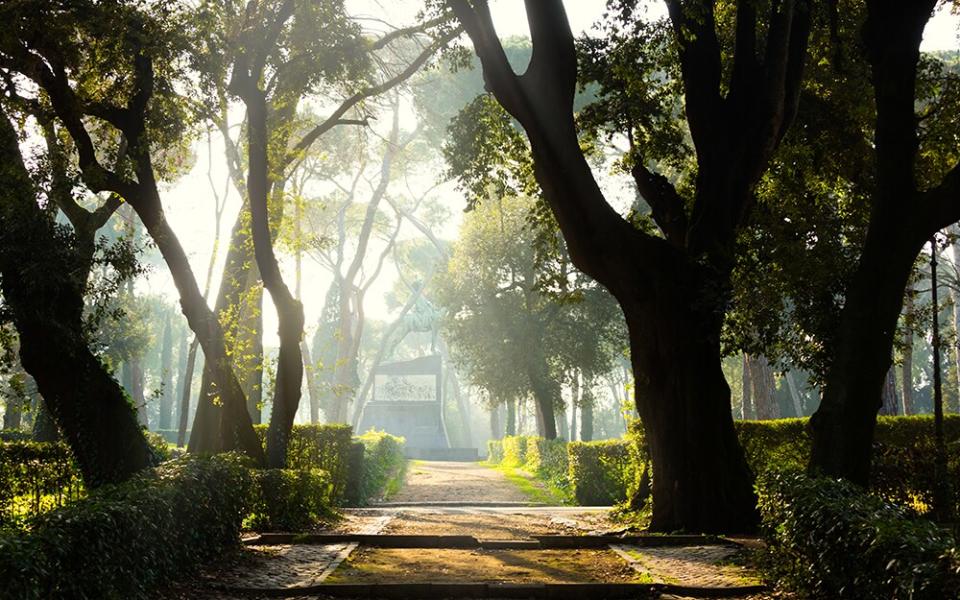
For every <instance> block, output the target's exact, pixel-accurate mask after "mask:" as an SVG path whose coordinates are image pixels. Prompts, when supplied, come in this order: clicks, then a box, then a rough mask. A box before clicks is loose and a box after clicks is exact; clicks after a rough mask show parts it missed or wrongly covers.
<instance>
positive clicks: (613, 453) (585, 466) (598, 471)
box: [567, 439, 640, 506]
mask: <svg viewBox="0 0 960 600" xmlns="http://www.w3.org/2000/svg"><path fill="white" fill-rule="evenodd" d="M633 448H634V444H633V443H632V442H631V441H628V440H625V439H620V440H605V441H600V442H570V443H569V444H568V445H567V452H568V454H569V461H570V486H571V488H572V492H573V497H574V498H575V499H576V501H577V504H580V505H582V506H603V505H610V504H616V503H618V502H623V501H624V500H626V498H627V493H628V491H629V490H630V489H631V488H632V486H634V482H635V480H636V478H637V473H638V472H639V470H640V463H639V462H638V457H637V453H636V452H635V451H634V450H633Z"/></svg>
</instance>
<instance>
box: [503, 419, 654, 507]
mask: <svg viewBox="0 0 960 600" xmlns="http://www.w3.org/2000/svg"><path fill="white" fill-rule="evenodd" d="M487 461H488V462H491V463H494V464H502V465H504V466H508V467H514V468H522V469H524V470H525V471H528V472H530V473H531V474H533V475H535V476H536V477H538V478H539V479H542V480H544V481H547V482H549V483H551V484H552V485H553V486H554V487H555V488H557V489H559V490H561V491H563V492H566V493H567V494H568V495H569V496H572V498H573V500H574V501H575V502H576V503H577V504H580V505H584V506H596V505H610V504H616V503H618V502H623V501H624V500H626V498H627V493H628V491H629V490H631V489H633V487H634V486H635V480H636V476H635V473H636V472H637V469H636V465H637V464H639V452H638V451H637V445H636V441H635V440H634V439H633V438H626V439H618V440H605V441H599V442H570V443H567V442H564V441H563V440H545V439H543V438H539V437H534V436H522V435H519V436H507V437H504V438H503V439H501V440H490V441H489V442H488V455H487Z"/></svg>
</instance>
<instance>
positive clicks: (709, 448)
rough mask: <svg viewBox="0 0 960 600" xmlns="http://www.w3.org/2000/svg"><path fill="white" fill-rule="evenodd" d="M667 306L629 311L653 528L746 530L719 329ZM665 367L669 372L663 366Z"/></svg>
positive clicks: (744, 477) (743, 476)
mask: <svg viewBox="0 0 960 600" xmlns="http://www.w3.org/2000/svg"><path fill="white" fill-rule="evenodd" d="M691 296H692V295H691V294H690V293H689V292H682V293H680V295H679V296H678V297H676V298H674V299H673V301H672V302H666V301H661V302H658V303H657V304H656V306H654V307H638V309H639V310H636V311H633V310H630V311H627V312H626V313H625V314H626V318H627V325H628V328H629V332H630V348H631V358H632V360H633V368H634V373H635V374H636V379H635V386H636V401H637V410H638V412H639V413H640V419H641V421H642V422H643V425H644V430H645V432H646V441H647V444H648V446H649V449H650V458H651V461H652V463H653V516H652V520H651V524H650V527H651V530H653V531H676V530H680V529H683V530H686V531H710V532H738V531H750V530H752V529H754V528H755V527H756V523H757V513H756V496H755V495H754V492H753V477H752V474H751V473H750V469H749V468H748V466H747V463H746V460H745V458H744V455H743V451H742V449H741V448H740V445H739V442H738V440H737V435H736V433H735V431H734V428H733V418H732V415H731V413H730V388H729V387H728V386H727V382H726V380H725V379H724V376H723V371H722V370H721V368H720V335H719V334H720V331H719V330H720V324H719V322H717V321H715V320H712V319H711V320H709V321H708V322H709V323H710V324H709V325H699V326H698V323H703V321H704V316H703V315H701V314H697V313H696V311H692V312H688V311H687V310H684V307H687V306H690V305H691V304H693V303H695V298H693V297H691ZM668 366H669V368H668Z"/></svg>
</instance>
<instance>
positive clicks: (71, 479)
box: [0, 441, 83, 528]
mask: <svg viewBox="0 0 960 600" xmlns="http://www.w3.org/2000/svg"><path fill="white" fill-rule="evenodd" d="M82 494H83V482H82V481H81V480H80V473H79V471H78V469H77V467H76V465H75V464H74V461H73V454H72V453H71V452H70V448H69V447H68V446H67V445H66V444H62V443H38V442H29V441H21V442H0V527H14V528H20V527H24V526H25V525H26V522H27V521H28V520H29V519H30V518H32V517H35V516H36V515H39V514H40V513H42V512H44V511H46V510H50V509H52V508H56V507H59V506H63V505H64V504H66V503H67V502H69V501H70V500H75V499H77V498H79V497H80V496H81V495H82Z"/></svg>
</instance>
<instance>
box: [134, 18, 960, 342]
mask: <svg viewBox="0 0 960 600" xmlns="http://www.w3.org/2000/svg"><path fill="white" fill-rule="evenodd" d="M565 4H566V8H567V14H568V17H569V18H570V22H571V26H572V27H573V29H574V32H575V33H578V34H579V33H581V32H583V31H586V30H588V29H589V28H590V27H591V25H592V24H593V23H595V22H596V21H597V19H599V17H600V16H601V14H602V12H603V9H604V5H605V0H568V1H567V2H566V3H565ZM348 6H349V7H350V10H351V12H352V14H366V15H370V16H371V17H376V18H384V19H385V20H387V21H388V22H391V23H395V24H406V23H411V22H412V21H413V19H414V18H415V14H416V11H417V10H418V9H419V7H420V6H421V4H420V2H418V1H410V0H403V1H392V2H388V1H385V0H349V1H348ZM491 6H492V11H493V16H494V22H495V25H496V27H497V31H498V33H499V34H500V35H501V36H502V37H508V36H525V35H529V31H528V29H527V23H526V14H525V12H524V8H523V2H522V1H521V0H494V1H493V2H492V3H491ZM652 10H662V4H659V3H657V4H655V5H654V7H653V9H652ZM369 23H370V26H371V27H376V23H375V22H374V21H370V22H369ZM957 29H958V18H957V16H956V15H952V14H950V13H949V11H947V10H940V11H938V13H937V14H936V16H935V17H934V18H933V19H932V20H931V21H930V23H929V24H928V25H927V29H926V31H925V32H924V41H923V46H922V47H923V49H924V50H928V51H930V50H947V49H957V48H958V39H957ZM211 150H212V157H213V164H212V169H211V171H212V175H213V179H214V180H215V181H216V182H217V186H218V189H221V190H222V188H223V185H222V184H223V180H224V177H225V176H226V171H225V167H224V165H223V160H222V156H223V146H222V142H220V141H218V140H216V139H214V142H213V145H212V147H211ZM209 167H210V163H209V161H208V160H207V146H206V144H203V145H202V146H201V147H200V148H198V149H197V163H196V165H195V167H194V169H193V170H192V171H191V173H190V174H188V175H187V176H186V177H184V178H183V179H181V180H180V181H178V182H177V183H176V185H174V186H172V187H171V188H170V189H169V190H167V191H166V193H164V205H165V206H166V208H167V211H168V215H169V219H170V221H171V223H172V225H173V228H174V230H175V231H176V232H177V234H178V235H179V237H180V240H181V242H182V243H183V245H184V247H185V248H186V250H187V252H188V254H189V256H190V257H191V263H192V265H193V268H194V272H195V274H196V276H197V279H198V280H199V282H200V285H201V286H202V285H203V278H204V275H205V273H206V268H207V262H208V261H209V257H210V250H211V244H212V233H211V230H212V228H213V198H212V194H211V192H210V185H209V183H208V181H207V170H208V168H209ZM443 197H444V199H445V200H446V202H447V204H448V208H449V209H450V210H451V212H452V214H453V215H454V220H453V221H452V222H451V223H450V225H449V227H448V228H447V231H446V232H445V233H446V234H447V235H453V234H454V233H455V231H456V224H457V223H458V222H459V218H460V214H461V211H462V209H463V206H464V200H463V198H462V197H460V195H459V194H456V193H455V192H453V191H452V190H451V189H449V188H447V189H446V190H445V191H444V193H443ZM237 210H239V201H238V196H237V194H236V193H234V192H233V191H232V190H231V195H230V200H229V202H228V205H227V210H226V212H225V214H224V218H223V222H222V224H221V235H222V236H223V240H224V241H223V244H225V243H226V237H227V236H229V232H230V227H231V226H232V224H233V222H234V219H235V218H236V213H237ZM223 244H222V245H221V252H220V261H219V262H220V264H218V265H217V267H216V269H215V271H214V273H215V278H214V282H213V285H214V287H213V290H214V293H215V290H216V285H217V283H218V281H217V278H218V275H219V271H220V269H221V268H222V267H221V265H222V259H223V253H224V252H223V248H224V245H223ZM304 268H305V273H306V277H305V283H304V304H305V306H304V308H305V312H306V317H307V321H306V322H307V333H308V336H309V335H312V331H313V328H314V326H315V324H316V320H317V318H318V316H319V313H320V310H321V308H322V302H323V295H324V293H325V291H326V289H327V286H328V284H329V276H328V275H327V274H326V273H325V271H323V270H322V269H320V268H319V267H317V266H316V265H313V264H311V262H310V261H309V260H306V261H305V265H304ZM393 277H394V274H393V272H392V271H391V270H389V269H385V273H384V274H383V276H381V282H382V283H381V284H380V285H378V286H375V287H374V288H372V289H371V290H370V292H369V293H368V295H367V305H366V308H367V310H366V312H367V315H368V316H370V317H373V318H380V319H383V318H387V317H388V314H387V310H386V305H385V304H384V301H383V294H384V292H385V291H387V290H388V289H389V288H390V286H391V285H392V284H391V282H392V280H393ZM288 278H289V279H288V282H289V285H291V286H292V285H293V282H292V274H288ZM141 288H143V289H146V290H150V291H154V292H159V293H166V294H168V295H169V296H170V297H171V300H172V299H174V289H173V287H172V284H171V280H170V277H169V275H168V273H167V272H166V268H165V267H163V266H159V267H157V268H155V269H154V270H153V272H152V274H151V275H150V276H149V277H148V278H147V279H146V280H145V281H144V282H143V283H142V284H141ZM211 302H212V300H211ZM264 318H265V328H264V331H265V334H266V339H265V343H266V344H267V345H268V346H274V345H276V334H275V332H276V315H275V312H274V309H273V306H272V305H271V304H270V302H269V298H268V299H267V302H266V304H265V307H264Z"/></svg>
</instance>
